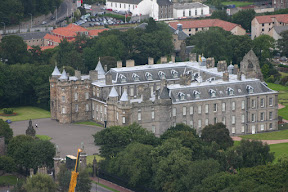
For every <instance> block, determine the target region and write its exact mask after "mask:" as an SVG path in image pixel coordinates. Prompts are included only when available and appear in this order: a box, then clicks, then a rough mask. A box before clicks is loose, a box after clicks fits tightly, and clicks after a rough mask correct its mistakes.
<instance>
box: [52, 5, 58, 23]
mask: <svg viewBox="0 0 288 192" xmlns="http://www.w3.org/2000/svg"><path fill="white" fill-rule="evenodd" d="M53 7H55V8H56V22H55V23H56V25H57V6H53Z"/></svg>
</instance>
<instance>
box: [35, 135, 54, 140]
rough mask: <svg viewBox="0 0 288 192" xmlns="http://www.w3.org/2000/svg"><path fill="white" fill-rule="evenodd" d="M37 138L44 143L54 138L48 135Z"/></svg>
mask: <svg viewBox="0 0 288 192" xmlns="http://www.w3.org/2000/svg"><path fill="white" fill-rule="evenodd" d="M36 137H37V138H39V139H40V140H43V141H50V140H51V139H52V138H51V137H49V136H47V135H36Z"/></svg>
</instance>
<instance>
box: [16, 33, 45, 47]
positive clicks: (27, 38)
mask: <svg viewBox="0 0 288 192" xmlns="http://www.w3.org/2000/svg"><path fill="white" fill-rule="evenodd" d="M46 34H47V32H31V33H17V34H13V35H17V36H19V37H22V39H23V41H24V42H25V43H26V44H27V45H29V46H31V47H32V46H39V47H42V46H44V39H43V38H44V36H45V35H46Z"/></svg>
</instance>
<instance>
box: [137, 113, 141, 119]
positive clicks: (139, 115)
mask: <svg viewBox="0 0 288 192" xmlns="http://www.w3.org/2000/svg"><path fill="white" fill-rule="evenodd" d="M138 121H141V111H138Z"/></svg>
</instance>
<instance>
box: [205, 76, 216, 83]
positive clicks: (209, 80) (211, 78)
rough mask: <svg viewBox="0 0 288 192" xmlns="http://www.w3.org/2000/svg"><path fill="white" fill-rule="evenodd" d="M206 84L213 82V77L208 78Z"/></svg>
mask: <svg viewBox="0 0 288 192" xmlns="http://www.w3.org/2000/svg"><path fill="white" fill-rule="evenodd" d="M206 81H207V82H211V81H215V77H210V78H208V79H207V80H206Z"/></svg>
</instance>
